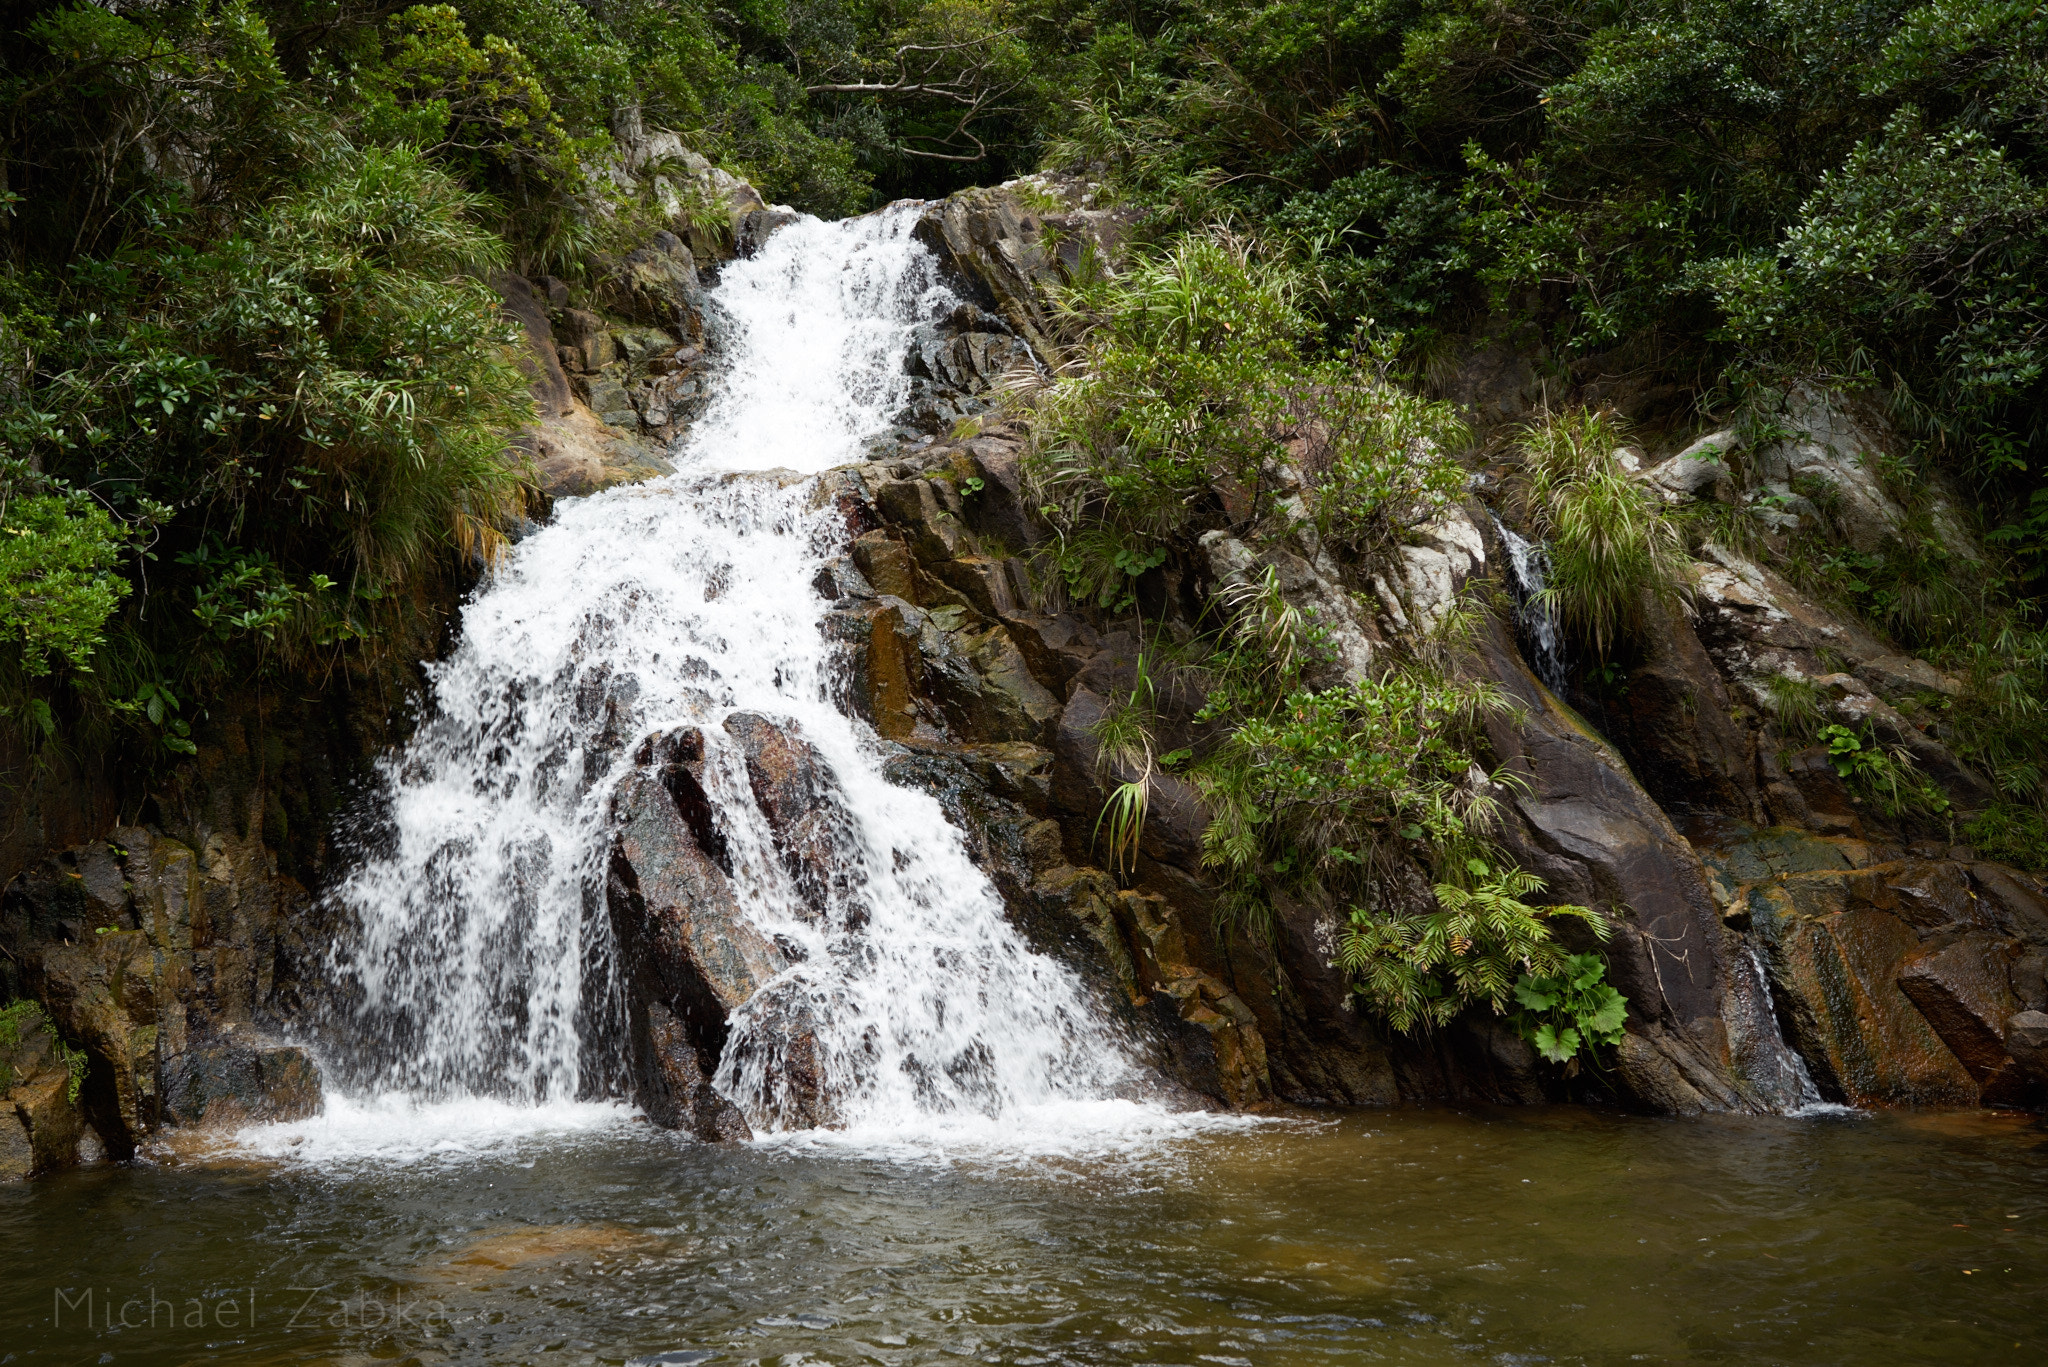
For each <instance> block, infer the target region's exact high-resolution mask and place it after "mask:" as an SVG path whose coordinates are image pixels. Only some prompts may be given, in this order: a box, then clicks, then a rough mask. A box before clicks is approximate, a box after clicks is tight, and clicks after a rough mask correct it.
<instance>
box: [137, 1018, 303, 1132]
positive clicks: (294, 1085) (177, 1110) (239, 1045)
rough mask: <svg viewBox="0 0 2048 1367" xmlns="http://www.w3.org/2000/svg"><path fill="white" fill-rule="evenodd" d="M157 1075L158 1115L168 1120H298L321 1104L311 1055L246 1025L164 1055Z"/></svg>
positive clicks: (218, 1124) (216, 1123) (223, 1123)
mask: <svg viewBox="0 0 2048 1367" xmlns="http://www.w3.org/2000/svg"><path fill="white" fill-rule="evenodd" d="M163 1078H164V1084H163V1113H164V1119H165V1120H166V1121H167V1122H168V1123H170V1124H173V1125H204V1126H208V1127H215V1128H224V1127H231V1126H238V1125H246V1124H251V1123H255V1122H260V1121H277V1120H302V1119H304V1118H305V1117H307V1116H310V1115H317V1114H319V1112H320V1108H321V1105H322V1101H321V1092H320V1067H319V1065H318V1064H317V1063H315V1062H314V1061H313V1057H312V1055H310V1054H308V1053H307V1052H306V1051H305V1050H304V1049H303V1048H301V1047H299V1046H298V1045H295V1044H282V1043H279V1042H277V1041H274V1040H270V1039H266V1038H264V1037H262V1036H260V1035H256V1034H254V1033H252V1032H250V1031H247V1030H238V1031H229V1032H226V1033H224V1034H222V1035H220V1036H216V1037H209V1038H207V1039H205V1040H197V1041H194V1042H193V1044H192V1045H191V1047H189V1048H187V1049H186V1050H185V1051H184V1052H183V1053H180V1054H177V1055H174V1056H172V1057H169V1058H166V1059H165V1060H164V1065H163Z"/></svg>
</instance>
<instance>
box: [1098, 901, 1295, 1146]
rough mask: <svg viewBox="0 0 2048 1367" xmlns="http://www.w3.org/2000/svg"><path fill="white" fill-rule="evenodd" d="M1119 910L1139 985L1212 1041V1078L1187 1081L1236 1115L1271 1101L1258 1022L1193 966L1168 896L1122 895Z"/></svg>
mask: <svg viewBox="0 0 2048 1367" xmlns="http://www.w3.org/2000/svg"><path fill="white" fill-rule="evenodd" d="M1115 907H1116V916H1117V919H1118V920H1119V921H1120V922H1122V923H1123V924H1125V925H1127V926H1129V927H1130V930H1131V932H1132V933H1131V942H1132V943H1133V944H1134V945H1136V947H1137V950H1138V953H1137V956H1136V958H1137V963H1136V966H1135V967H1136V974H1137V981H1138V983H1139V985H1140V986H1141V987H1142V988H1143V989H1144V990H1145V991H1146V992H1148V993H1158V994H1160V995H1161V996H1163V997H1164V998H1166V1000H1167V1001H1170V1002H1171V1003H1172V1004H1173V1008H1174V1010H1175V1012H1176V1013H1177V1014H1178V1015H1179V1017H1180V1019H1181V1020H1183V1021H1185V1022H1186V1023H1187V1024H1189V1025H1192V1026H1194V1027H1195V1028H1196V1029H1199V1030H1201V1031H1202V1032H1203V1033H1204V1034H1206V1035H1207V1036H1208V1042H1209V1049H1210V1053H1211V1055H1212V1058H1213V1065H1212V1066H1213V1068H1214V1074H1213V1077H1212V1078H1200V1077H1199V1076H1198V1077H1191V1078H1189V1079H1188V1081H1189V1082H1190V1083H1191V1084H1192V1085H1194V1086H1196V1087H1197V1089H1198V1090H1202V1091H1206V1092H1209V1093H1210V1094H1211V1095H1214V1096H1216V1097H1217V1098H1218V1099H1219V1100H1221V1101H1222V1102H1223V1103H1224V1104H1225V1105H1227V1106H1230V1107H1231V1108H1232V1109H1234V1110H1255V1109H1258V1108H1259V1107H1262V1106H1264V1105H1266V1104H1267V1103H1268V1102H1270V1101H1271V1100H1272V1098H1273V1083H1272V1076H1271V1073H1270V1070H1269V1067H1268V1063H1267V1057H1266V1042H1265V1037H1264V1036H1263V1035H1262V1034H1261V1033H1260V1031H1259V1027H1258V1020H1257V1018H1256V1017H1255V1016H1254V1015H1253V1013H1252V1010H1251V1008H1250V1007H1249V1006H1248V1005H1246V1004H1245V1001H1244V999H1243V998H1242V997H1240V996H1238V994H1237V993H1236V992H1235V991H1233V990H1232V989H1231V987H1230V986H1229V985H1228V984H1227V983H1225V982H1223V981H1222V980H1221V979H1219V978H1217V977H1216V976H1215V975H1213V974H1210V973H1207V972H1204V971H1203V970H1202V969H1201V968H1200V967H1199V966H1197V965H1196V964H1195V963H1194V962H1192V961H1191V959H1190V954H1189V947H1188V936H1187V934H1186V933H1185V931H1184V930H1183V927H1182V918H1181V915H1180V913H1179V912H1177V911H1176V910H1175V909H1174V908H1172V907H1171V906H1170V905H1168V903H1167V901H1166V899H1165V898H1164V897H1162V896H1160V895H1158V894H1156V893H1142V892H1137V891H1134V890H1125V891H1123V892H1120V893H1118V894H1117V897H1116V902H1115ZM1204 1082H1207V1083H1208V1085H1207V1086H1204V1085H1203V1083H1204Z"/></svg>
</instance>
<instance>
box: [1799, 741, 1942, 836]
mask: <svg viewBox="0 0 2048 1367" xmlns="http://www.w3.org/2000/svg"><path fill="white" fill-rule="evenodd" d="M1818 739H1819V740H1820V742H1821V744H1823V745H1825V746H1827V747H1828V762H1829V763H1830V764H1831V765H1833V766H1834V770H1835V773H1836V774H1837V775H1838V776H1840V777H1841V779H1842V780H1843V782H1845V783H1847V784H1848V785H1849V787H1850V788H1851V789H1852V790H1854V791H1855V792H1856V793H1857V794H1858V795H1859V796H1861V797H1863V798H1865V799H1866V800H1868V801H1870V802H1872V803H1875V804H1876V805H1877V807H1878V808H1879V809H1881V810H1882V811H1883V812H1884V813H1885V815H1887V816H1901V815H1904V814H1905V813H1907V812H1927V813H1930V814H1933V815H1940V814H1942V813H1944V812H1946V811H1947V810H1948V808H1949V801H1948V797H1947V796H1946V795H1945V794H1944V793H1943V792H1942V791H1941V788H1940V786H1939V785H1938V784H1936V783H1934V782H1932V781H1931V780H1930V779H1928V778H1927V776H1926V775H1924V774H1922V773H1921V772H1920V770H1919V767H1918V766H1917V765H1915V764H1914V763H1913V756H1912V754H1911V753H1910V752H1909V751H1907V750H1906V749H1904V748H1903V747H1901V746H1888V745H1885V744H1883V743H1882V742H1880V741H1879V740H1878V739H1877V737H1876V736H1875V735H1874V734H1873V733H1872V732H1871V730H1870V729H1869V728H1868V727H1865V728H1864V729H1862V730H1861V731H1857V730H1853V729H1851V728H1849V727H1847V726H1841V725H1836V724H1833V723H1830V724H1829V725H1827V726H1823V727H1821V728H1820V733H1819V737H1818Z"/></svg>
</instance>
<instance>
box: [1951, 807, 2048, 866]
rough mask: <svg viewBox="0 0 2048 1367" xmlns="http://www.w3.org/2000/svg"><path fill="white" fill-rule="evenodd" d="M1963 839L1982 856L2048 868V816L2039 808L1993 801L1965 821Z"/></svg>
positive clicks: (2003, 862)
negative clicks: (2044, 815)
mask: <svg viewBox="0 0 2048 1367" xmlns="http://www.w3.org/2000/svg"><path fill="white" fill-rule="evenodd" d="M1963 838H1964V839H1966V840H1968V841H1969V842H1970V845H1971V847H1972V848H1973V849H1975V850H1976V852H1977V854H1978V855H1979V856H1981V857H1982V858H1985V859H1996V860H1997V861H1999V862H2000V863H2002V864H2012V865H2015V866H2017V867H2019V868H2023V869H2033V870H2036V871H2040V870H2044V869H2048V817H2043V815H2042V813H2041V809H2040V808H2039V807H2022V806H2019V805H2017V804H2016V803H2011V802H1994V803H1992V804H1991V805H1990V806H1988V807H1986V808H1985V809H1984V810H1983V811H1981V812H1979V813H1977V814H1976V815H1975V816H1973V817H1971V818H1970V819H1969V820H1968V821H1967V822H1965V823H1964V824H1963Z"/></svg>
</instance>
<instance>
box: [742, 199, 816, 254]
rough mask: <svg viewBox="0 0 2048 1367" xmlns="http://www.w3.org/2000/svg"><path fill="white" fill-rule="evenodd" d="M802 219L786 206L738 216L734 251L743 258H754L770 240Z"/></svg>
mask: <svg viewBox="0 0 2048 1367" xmlns="http://www.w3.org/2000/svg"><path fill="white" fill-rule="evenodd" d="M802 217H803V215H802V214H800V213H798V212H797V211H796V210H794V209H792V208H790V207H789V206H788V205H786V204H776V205H772V206H770V207H768V208H765V209H749V210H747V211H746V212H744V213H742V214H740V215H738V218H739V226H738V228H737V229H736V230H735V231H734V233H733V250H734V251H735V252H737V253H738V254H739V255H741V256H752V255H753V254H754V253H755V252H758V251H760V250H761V248H763V247H765V246H766V245H768V239H769V238H771V237H773V236H774V235H775V234H776V233H778V232H780V231H781V230H782V229H784V228H787V227H788V226H789V225H790V224H792V223H794V222H796V221H797V220H798V219H800V218H802Z"/></svg>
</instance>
